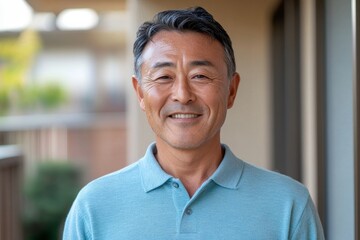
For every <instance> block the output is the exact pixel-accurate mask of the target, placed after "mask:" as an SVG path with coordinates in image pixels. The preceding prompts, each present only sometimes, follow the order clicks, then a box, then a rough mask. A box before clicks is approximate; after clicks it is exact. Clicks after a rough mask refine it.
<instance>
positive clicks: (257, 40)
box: [127, 0, 278, 168]
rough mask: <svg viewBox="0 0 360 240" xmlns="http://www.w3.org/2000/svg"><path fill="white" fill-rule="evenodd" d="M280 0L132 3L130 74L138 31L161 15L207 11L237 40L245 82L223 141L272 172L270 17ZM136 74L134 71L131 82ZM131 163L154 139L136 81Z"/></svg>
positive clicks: (130, 92) (134, 0)
mask: <svg viewBox="0 0 360 240" xmlns="http://www.w3.org/2000/svg"><path fill="white" fill-rule="evenodd" d="M277 2H278V1H277V0H256V1H253V0H241V1H236V0H231V1H230V0H229V1H226V3H224V2H219V1H215V0H210V1H189V0H185V1H166V0H130V1H128V9H129V14H130V16H129V17H130V19H131V24H130V25H129V29H128V31H129V43H128V44H129V49H130V50H129V52H128V56H129V57H128V59H129V60H130V62H129V63H128V64H129V69H132V67H133V64H132V61H133V57H132V52H131V47H132V43H133V41H134V37H135V32H136V29H137V28H138V26H139V25H140V24H141V23H142V22H144V21H146V20H150V19H151V18H152V17H153V15H154V14H155V13H156V12H158V11H161V10H166V9H174V8H187V7H191V6H203V7H204V8H206V9H207V10H208V11H209V12H210V13H211V14H213V16H214V17H215V19H217V20H218V21H219V22H220V23H221V24H222V25H223V26H224V28H225V29H226V30H227V32H228V34H229V35H230V37H231V38H232V41H233V47H234V51H235V57H236V61H237V70H238V72H239V73H240V75H241V83H240V87H239V91H238V97H237V100H236V102H235V105H234V107H233V108H232V109H230V110H229V112H228V116H227V120H226V122H225V125H224V126H223V129H222V141H223V142H224V143H226V144H228V145H229V146H230V147H231V148H232V150H233V151H234V153H235V154H236V155H237V156H239V157H240V158H242V159H243V160H245V161H248V162H251V163H253V164H256V165H258V166H261V167H266V168H271V162H272V159H271V129H270V126H271V119H272V116H271V101H270V100H271V92H270V90H271V85H270V84H271V82H270V81H271V72H270V68H269V65H270V63H269V58H270V56H269V54H270V21H269V20H270V17H271V13H272V11H273V9H274V7H275V5H276V3H277ZM131 74H132V72H131V71H129V78H130V76H131ZM127 99H128V100H129V102H128V126H129V134H128V136H129V145H128V156H129V158H128V159H129V161H130V162H133V161H136V160H137V159H138V158H139V157H141V156H142V155H143V154H144V151H145V149H146V147H147V145H148V144H149V143H150V142H152V141H153V140H154V135H153V133H152V131H151V129H150V128H149V126H148V124H147V122H146V117H145V114H144V113H142V112H141V110H140V109H139V106H138V103H137V100H136V98H135V94H134V91H133V89H132V86H131V81H130V79H129V81H128V98H127Z"/></svg>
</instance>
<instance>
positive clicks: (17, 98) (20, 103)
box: [0, 30, 66, 115]
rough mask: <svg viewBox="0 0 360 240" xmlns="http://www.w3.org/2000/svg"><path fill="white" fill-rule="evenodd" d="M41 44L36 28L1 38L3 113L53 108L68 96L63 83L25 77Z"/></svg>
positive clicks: (0, 109)
mask: <svg viewBox="0 0 360 240" xmlns="http://www.w3.org/2000/svg"><path fill="white" fill-rule="evenodd" d="M40 48H41V40H40V36H38V34H37V32H35V31H32V30H26V31H24V32H22V33H21V34H20V36H19V37H18V38H14V39H0V115H4V114H6V113H8V112H9V111H10V112H11V111H15V112H19V111H20V112H24V111H25V112H29V111H38V110H50V109H54V108H56V107H58V106H60V104H61V103H63V102H64V101H65V100H66V94H65V90H64V88H62V87H61V86H60V84H56V83H47V84H43V85H39V84H32V83H31V82H26V81H25V80H26V76H27V73H28V71H29V69H30V68H31V66H32V61H33V59H34V57H35V56H36V54H37V53H38V51H39V50H40Z"/></svg>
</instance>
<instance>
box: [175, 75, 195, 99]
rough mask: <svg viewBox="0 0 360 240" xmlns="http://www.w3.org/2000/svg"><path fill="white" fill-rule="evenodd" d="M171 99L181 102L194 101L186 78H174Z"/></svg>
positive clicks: (193, 95)
mask: <svg viewBox="0 0 360 240" xmlns="http://www.w3.org/2000/svg"><path fill="white" fill-rule="evenodd" d="M172 100H173V101H175V102H179V103H182V104H188V103H190V102H193V101H195V94H194V92H193V89H192V87H191V86H190V83H189V81H188V80H187V79H186V78H181V79H176V81H175V82H174V84H173V89H172Z"/></svg>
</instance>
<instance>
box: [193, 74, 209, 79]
mask: <svg viewBox="0 0 360 240" xmlns="http://www.w3.org/2000/svg"><path fill="white" fill-rule="evenodd" d="M204 78H208V77H207V76H205V75H202V74H196V75H194V76H193V79H204Z"/></svg>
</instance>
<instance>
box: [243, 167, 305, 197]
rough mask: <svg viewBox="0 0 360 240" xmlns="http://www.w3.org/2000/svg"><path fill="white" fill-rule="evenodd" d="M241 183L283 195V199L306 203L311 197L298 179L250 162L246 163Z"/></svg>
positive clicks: (264, 191) (265, 191)
mask: <svg viewBox="0 0 360 240" xmlns="http://www.w3.org/2000/svg"><path fill="white" fill-rule="evenodd" d="M240 184H241V185H243V186H248V187H249V188H251V189H253V190H254V191H261V192H262V193H264V194H270V195H277V196H281V197H282V198H283V199H295V200H296V201H298V200H301V201H302V202H303V203H306V202H307V201H308V198H309V192H308V189H307V188H306V187H305V186H304V185H303V184H302V183H300V182H298V181H297V180H295V179H293V178H291V177H289V176H286V175H283V174H281V173H278V172H275V171H270V170H267V169H262V168H259V167H256V166H253V165H251V164H249V163H244V170H243V175H242V179H241V182H240Z"/></svg>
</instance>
